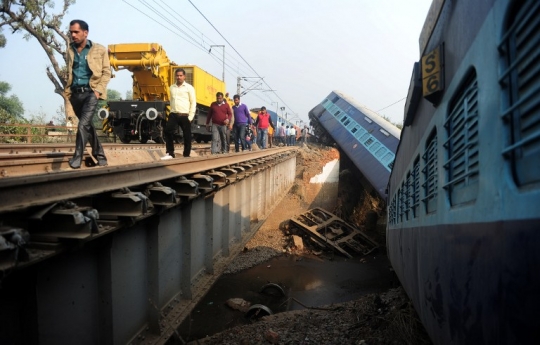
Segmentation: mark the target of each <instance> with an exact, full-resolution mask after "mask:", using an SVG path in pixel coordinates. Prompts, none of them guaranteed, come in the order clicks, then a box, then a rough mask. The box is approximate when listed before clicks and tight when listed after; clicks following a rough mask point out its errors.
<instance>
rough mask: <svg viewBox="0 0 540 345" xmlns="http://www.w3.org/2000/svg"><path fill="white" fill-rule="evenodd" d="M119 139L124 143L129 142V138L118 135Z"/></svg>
mask: <svg viewBox="0 0 540 345" xmlns="http://www.w3.org/2000/svg"><path fill="white" fill-rule="evenodd" d="M120 141H121V142H122V143H124V144H129V143H130V142H131V139H130V138H126V137H120Z"/></svg>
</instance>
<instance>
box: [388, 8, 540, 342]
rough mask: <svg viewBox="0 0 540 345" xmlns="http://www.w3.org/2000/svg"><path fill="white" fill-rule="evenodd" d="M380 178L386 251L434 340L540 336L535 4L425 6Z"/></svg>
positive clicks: (538, 17)
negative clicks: (396, 137)
mask: <svg viewBox="0 0 540 345" xmlns="http://www.w3.org/2000/svg"><path fill="white" fill-rule="evenodd" d="M419 55H420V58H419V61H418V62H417V63H415V65H414V69H413V73H412V79H411V84H410V87H409V93H408V96H407V101H406V107H405V117H404V127H403V129H402V135H401V141H400V144H399V147H398V149H397V152H396V159H395V163H394V167H393V170H392V173H391V176H390V180H389V194H388V202H389V210H388V226H387V247H388V256H389V258H390V261H391V263H392V266H393V268H394V270H395V272H396V274H397V275H398V277H399V279H400V281H401V282H402V284H403V287H404V288H405V290H406V292H407V294H408V295H409V296H410V297H411V299H412V301H413V304H414V306H415V308H416V310H417V311H418V314H419V316H420V319H421V320H422V323H423V324H424V325H425V327H426V330H427V331H428V333H429V335H430V337H431V339H432V340H433V342H434V343H436V344H532V343H537V342H538V336H539V335H540V328H539V326H540V321H539V318H538V311H539V310H540V275H539V271H540V250H539V247H540V1H532V0H531V1H518V0H515V1H511V0H486V1H443V0H436V1H433V3H432V5H431V8H430V11H429V13H428V16H427V19H426V23H425V24H424V28H423V30H422V33H421V35H420V54H419Z"/></svg>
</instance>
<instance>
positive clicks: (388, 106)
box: [376, 97, 407, 113]
mask: <svg viewBox="0 0 540 345" xmlns="http://www.w3.org/2000/svg"><path fill="white" fill-rule="evenodd" d="M406 98H407V97H403V98H402V99H400V100H399V101H396V102H394V103H392V104H390V105H387V106H386V107H384V108H382V109H379V110H377V111H376V112H377V113H378V112H379V111H383V110H384V109H386V108H390V107H391V106H393V105H395V104H398V103H399V102H401V101H403V100H404V99H406Z"/></svg>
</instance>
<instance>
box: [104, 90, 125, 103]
mask: <svg viewBox="0 0 540 345" xmlns="http://www.w3.org/2000/svg"><path fill="white" fill-rule="evenodd" d="M107 99H108V100H109V101H118V100H121V99H122V95H121V94H120V92H118V91H116V90H112V89H107Z"/></svg>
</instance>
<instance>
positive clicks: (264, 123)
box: [255, 107, 275, 149]
mask: <svg viewBox="0 0 540 345" xmlns="http://www.w3.org/2000/svg"><path fill="white" fill-rule="evenodd" d="M255 127H257V146H259V148H260V149H265V148H266V139H267V136H268V127H272V128H274V130H275V127H274V124H273V123H272V118H271V117H270V114H268V113H267V112H266V107H261V111H259V114H258V115H257V120H255Z"/></svg>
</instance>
